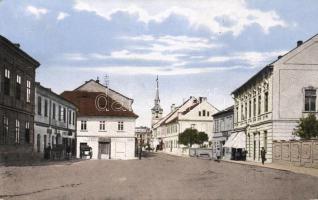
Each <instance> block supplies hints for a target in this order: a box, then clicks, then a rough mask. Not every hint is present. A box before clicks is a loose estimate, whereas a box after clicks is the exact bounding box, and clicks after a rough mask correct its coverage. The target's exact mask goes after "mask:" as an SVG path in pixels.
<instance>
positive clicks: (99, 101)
mask: <svg viewBox="0 0 318 200" xmlns="http://www.w3.org/2000/svg"><path fill="white" fill-rule="evenodd" d="M61 95H62V96H63V97H64V98H66V99H67V100H69V101H71V102H72V103H74V104H75V105H76V106H77V107H78V109H79V110H78V117H77V157H81V149H82V148H84V147H87V146H89V147H91V148H92V158H93V159H123V160H126V159H132V158H134V157H135V121H136V118H137V117H138V116H137V115H136V114H135V113H134V112H133V110H132V103H133V99H130V98H128V97H126V96H124V95H122V94H120V93H118V92H116V91H114V90H112V89H110V88H108V87H105V86H104V85H102V84H100V83H99V80H96V81H95V80H90V81H86V82H85V84H83V85H81V86H79V87H78V88H76V89H75V90H73V91H65V92H63V93H62V94H61Z"/></svg>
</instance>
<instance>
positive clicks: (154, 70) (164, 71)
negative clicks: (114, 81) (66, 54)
mask: <svg viewBox="0 0 318 200" xmlns="http://www.w3.org/2000/svg"><path fill="white" fill-rule="evenodd" d="M54 68H55V69H60V70H69V71H74V67H66V66H64V67H61V66H59V67H54ZM246 68H248V67H244V66H232V67H221V66H215V67H212V66H211V67H204V66H203V67H180V66H173V67H161V66H147V67H140V66H138V67H135V66H121V67H118V66H116V67H112V66H92V67H85V66H77V68H76V70H78V71H83V72H85V71H87V72H100V73H110V74H121V75H123V73H124V74H125V75H165V76H172V75H190V74H202V73H212V72H217V71H228V70H235V69H246Z"/></svg>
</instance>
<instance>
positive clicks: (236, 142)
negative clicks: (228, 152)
mask: <svg viewBox="0 0 318 200" xmlns="http://www.w3.org/2000/svg"><path fill="white" fill-rule="evenodd" d="M223 147H227V148H236V149H244V148H245V133H244V132H238V133H232V135H231V136H230V137H229V139H228V140H227V141H226V142H225V144H224V145H223Z"/></svg>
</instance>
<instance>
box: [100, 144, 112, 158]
mask: <svg viewBox="0 0 318 200" xmlns="http://www.w3.org/2000/svg"><path fill="white" fill-rule="evenodd" d="M98 159H110V142H99V143H98Z"/></svg>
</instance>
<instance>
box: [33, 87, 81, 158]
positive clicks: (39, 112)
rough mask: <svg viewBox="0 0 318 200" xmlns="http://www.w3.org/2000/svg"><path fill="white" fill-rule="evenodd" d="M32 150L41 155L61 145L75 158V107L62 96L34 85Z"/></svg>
mask: <svg viewBox="0 0 318 200" xmlns="http://www.w3.org/2000/svg"><path fill="white" fill-rule="evenodd" d="M34 123H35V125H34V134H35V137H34V149H35V150H36V151H37V152H40V153H43V152H44V149H45V148H46V147H48V145H50V146H51V147H52V148H54V147H55V146H56V145H59V144H63V146H64V149H65V150H66V149H69V150H70V151H71V153H72V154H73V155H74V156H75V151H76V141H75V136H76V107H75V105H74V104H73V103H71V102H70V101H68V100H66V99H65V98H63V97H62V96H60V95H58V94H56V93H54V92H53V91H52V90H51V89H50V88H45V87H43V86H42V85H40V83H36V84H35V117H34Z"/></svg>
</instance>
